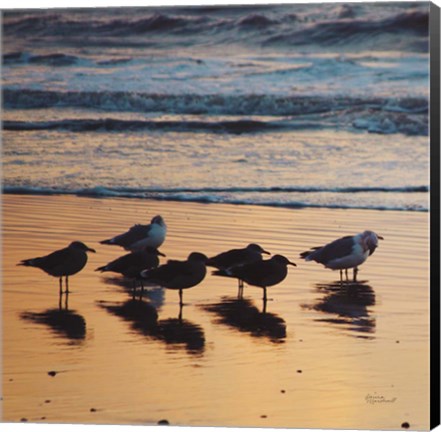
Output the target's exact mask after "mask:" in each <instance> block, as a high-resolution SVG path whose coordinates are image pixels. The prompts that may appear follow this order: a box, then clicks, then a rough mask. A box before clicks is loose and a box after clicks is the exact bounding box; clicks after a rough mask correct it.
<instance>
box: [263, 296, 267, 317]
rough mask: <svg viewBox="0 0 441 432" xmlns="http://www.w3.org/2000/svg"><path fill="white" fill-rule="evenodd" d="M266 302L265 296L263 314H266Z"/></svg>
mask: <svg viewBox="0 0 441 432" xmlns="http://www.w3.org/2000/svg"><path fill="white" fill-rule="evenodd" d="M266 303H267V301H266V298H264V299H263V307H262V313H263V314H266Z"/></svg>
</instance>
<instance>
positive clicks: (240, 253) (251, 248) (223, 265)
mask: <svg viewBox="0 0 441 432" xmlns="http://www.w3.org/2000/svg"><path fill="white" fill-rule="evenodd" d="M262 254H267V255H270V253H269V252H268V251H266V250H264V249H263V248H262V247H261V246H259V245H258V244H256V243H250V244H249V245H248V246H247V247H245V248H243V249H231V250H229V251H226V252H222V253H220V254H218V255H216V256H214V257H211V258H209V259H208V261H207V266H210V267H216V268H217V269H219V270H228V269H230V268H231V267H237V266H241V265H244V264H248V263H252V262H255V261H262ZM238 281H239V295H241V293H242V292H243V281H242V280H241V279H238Z"/></svg>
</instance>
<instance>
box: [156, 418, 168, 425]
mask: <svg viewBox="0 0 441 432" xmlns="http://www.w3.org/2000/svg"><path fill="white" fill-rule="evenodd" d="M169 424H170V423H169V422H168V420H165V419H162V420H159V421H158V425H169Z"/></svg>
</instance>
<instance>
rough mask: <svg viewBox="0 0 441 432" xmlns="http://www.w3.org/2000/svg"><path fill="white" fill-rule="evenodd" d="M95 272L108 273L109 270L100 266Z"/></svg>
mask: <svg viewBox="0 0 441 432" xmlns="http://www.w3.org/2000/svg"><path fill="white" fill-rule="evenodd" d="M95 271H100V272H101V273H102V272H105V271H110V270H109V268H108V267H107V266H106V265H105V266H102V267H98V268H96V269H95Z"/></svg>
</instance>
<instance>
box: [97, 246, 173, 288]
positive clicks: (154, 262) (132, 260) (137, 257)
mask: <svg viewBox="0 0 441 432" xmlns="http://www.w3.org/2000/svg"><path fill="white" fill-rule="evenodd" d="M158 256H163V257H165V255H164V254H163V253H162V252H159V251H158V250H157V249H153V248H151V247H150V246H147V247H145V248H144V250H140V251H136V252H130V253H128V254H126V255H123V256H121V257H119V258H117V259H116V260H114V261H111V262H110V263H108V264H106V265H105V266H102V267H98V268H97V269H95V271H100V272H102V273H103V272H114V273H120V274H122V275H123V276H124V277H127V278H133V280H134V284H133V294H134V293H135V290H136V280H137V279H139V275H140V273H141V271H143V270H146V269H152V268H156V267H158V265H159V258H158ZM141 286H142V282H141ZM142 288H143V287H142Z"/></svg>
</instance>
